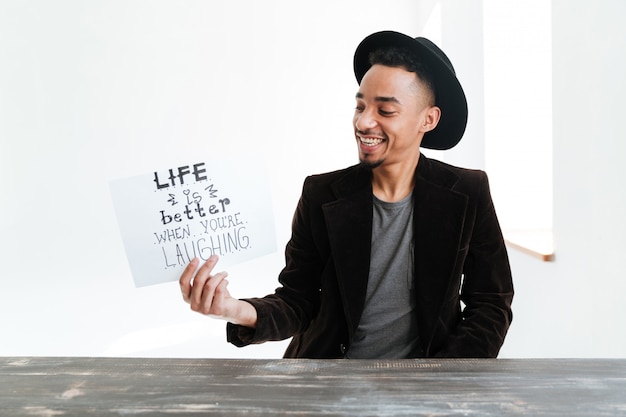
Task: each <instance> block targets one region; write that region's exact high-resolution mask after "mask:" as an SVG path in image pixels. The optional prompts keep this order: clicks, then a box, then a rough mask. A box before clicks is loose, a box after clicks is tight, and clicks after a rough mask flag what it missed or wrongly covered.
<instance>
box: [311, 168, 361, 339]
mask: <svg viewBox="0 0 626 417" xmlns="http://www.w3.org/2000/svg"><path fill="white" fill-rule="evenodd" d="M332 187H333V192H334V193H335V196H336V197H337V200H335V201H332V202H330V203H326V204H324V205H323V206H322V209H323V211H324V216H325V219H326V225H327V228H328V237H329V241H330V247H331V251H332V254H333V259H334V263H335V270H336V273H337V280H338V284H339V289H340V292H341V297H342V302H343V306H344V309H345V315H346V319H347V320H348V329H349V331H350V332H351V334H350V335H351V336H352V334H353V333H354V331H355V330H356V327H357V325H358V324H359V320H360V318H361V313H362V312H363V305H364V303H365V294H366V290H367V280H368V275H369V267H370V262H369V260H370V251H371V236H372V204H373V197H372V185H371V173H370V172H369V171H367V170H364V169H361V168H356V169H354V170H352V171H350V173H349V174H348V175H346V176H345V177H342V178H341V179H340V180H338V181H337V182H335V183H334V184H333V185H332Z"/></svg>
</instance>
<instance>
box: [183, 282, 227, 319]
mask: <svg viewBox="0 0 626 417" xmlns="http://www.w3.org/2000/svg"><path fill="white" fill-rule="evenodd" d="M227 276H228V274H227V273H226V272H219V273H217V274H215V275H213V276H212V277H211V278H210V279H208V280H207V281H206V282H205V283H204V288H203V291H202V297H201V298H200V303H199V304H198V305H194V303H193V302H192V304H191V309H192V310H194V311H198V312H199V313H202V314H211V315H214V316H221V315H222V314H223V311H222V306H223V304H224V303H223V301H224V292H225V291H226V285H228V281H227V280H226V277H227Z"/></svg>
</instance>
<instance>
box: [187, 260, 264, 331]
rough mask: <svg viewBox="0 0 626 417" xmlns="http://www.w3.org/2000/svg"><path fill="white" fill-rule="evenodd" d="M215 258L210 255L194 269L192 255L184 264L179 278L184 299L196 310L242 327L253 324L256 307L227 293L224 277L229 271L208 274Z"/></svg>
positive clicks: (196, 263)
mask: <svg viewBox="0 0 626 417" xmlns="http://www.w3.org/2000/svg"><path fill="white" fill-rule="evenodd" d="M217 261H218V257H217V255H212V256H211V257H210V258H209V259H208V260H207V261H206V262H205V263H204V264H203V265H202V266H201V267H200V268H199V269H198V271H197V272H196V269H197V268H198V262H199V260H198V258H194V259H193V260H192V261H191V262H190V263H189V265H187V267H186V268H185V270H184V271H183V273H182V275H181V276H180V280H179V283H180V290H181V292H182V294H183V300H185V302H186V303H188V304H190V305H191V309H192V310H193V311H196V312H198V313H201V314H205V315H208V316H212V317H216V318H220V319H223V320H228V321H230V322H231V323H234V324H240V325H242V326H247V327H255V326H256V319H257V315H256V310H255V308H254V307H253V306H252V305H251V304H250V303H247V302H245V301H241V300H237V299H235V298H233V297H231V296H230V293H229V292H228V281H227V280H226V277H227V276H228V274H227V273H226V272H218V273H217V274H215V275H211V271H212V270H213V268H214V267H215V265H216V264H217ZM194 273H195V275H194Z"/></svg>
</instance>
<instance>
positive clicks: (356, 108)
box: [354, 106, 363, 112]
mask: <svg viewBox="0 0 626 417" xmlns="http://www.w3.org/2000/svg"><path fill="white" fill-rule="evenodd" d="M354 110H356V111H358V112H361V111H363V106H356V107H355V108H354Z"/></svg>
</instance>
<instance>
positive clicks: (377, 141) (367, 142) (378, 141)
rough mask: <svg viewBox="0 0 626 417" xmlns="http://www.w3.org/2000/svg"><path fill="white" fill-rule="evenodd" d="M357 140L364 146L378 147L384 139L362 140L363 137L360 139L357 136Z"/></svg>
mask: <svg viewBox="0 0 626 417" xmlns="http://www.w3.org/2000/svg"><path fill="white" fill-rule="evenodd" d="M359 140H360V141H361V143H362V144H363V145H365V146H376V145H380V144H381V143H383V141H384V139H382V138H364V137H361V136H359Z"/></svg>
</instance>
